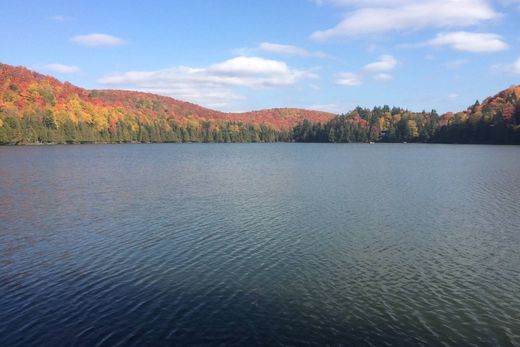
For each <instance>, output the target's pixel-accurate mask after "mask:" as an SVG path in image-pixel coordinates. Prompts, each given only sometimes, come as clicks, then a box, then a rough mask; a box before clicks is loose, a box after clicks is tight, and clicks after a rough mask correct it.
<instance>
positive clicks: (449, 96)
mask: <svg viewBox="0 0 520 347" xmlns="http://www.w3.org/2000/svg"><path fill="white" fill-rule="evenodd" d="M458 97H459V94H457V93H451V94H448V99H450V100H453V99H456V98H458Z"/></svg>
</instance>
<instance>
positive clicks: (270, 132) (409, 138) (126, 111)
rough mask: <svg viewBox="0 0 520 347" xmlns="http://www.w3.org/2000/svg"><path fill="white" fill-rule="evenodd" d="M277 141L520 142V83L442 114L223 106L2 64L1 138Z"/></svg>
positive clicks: (9, 141) (31, 140)
mask: <svg viewBox="0 0 520 347" xmlns="http://www.w3.org/2000/svg"><path fill="white" fill-rule="evenodd" d="M276 141H285V142H292V141H295V142H424V143H486V144H520V86H514V87H510V88H508V89H506V90H504V91H502V92H500V93H498V94H497V95H495V96H493V97H489V98H487V99H485V100H483V101H482V102H479V101H476V102H475V103H474V104H473V105H470V106H469V107H468V108H467V109H466V110H463V111H460V112H456V113H451V112H450V113H446V114H442V115H439V114H437V112H436V111H435V110H431V111H429V112H426V111H422V112H411V111H409V110H406V109H403V108H399V107H389V106H382V107H374V108H373V109H366V108H361V107H358V108H356V109H354V110H352V111H350V112H348V113H345V114H341V115H333V114H331V113H327V112H319V111H310V110H303V109H291V108H283V109H270V110H261V111H254V112H245V113H224V112H219V111H214V110H210V109H207V108H204V107H201V106H198V105H195V104H191V103H187V102H183V101H178V100H175V99H172V98H169V97H164V96H159V95H154V94H148V93H141V92H133V91H119V90H85V89H82V88H79V87H76V86H74V85H72V84H70V83H67V82H65V83H62V82H60V81H58V80H57V79H55V78H53V77H49V76H44V75H41V74H38V73H36V72H33V71H30V70H28V69H26V68H23V67H13V66H10V65H7V64H1V65H0V144H44V143H150V142H276Z"/></svg>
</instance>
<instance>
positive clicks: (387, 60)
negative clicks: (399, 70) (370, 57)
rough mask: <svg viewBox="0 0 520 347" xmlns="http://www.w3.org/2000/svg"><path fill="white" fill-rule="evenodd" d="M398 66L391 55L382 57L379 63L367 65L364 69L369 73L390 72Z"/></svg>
mask: <svg viewBox="0 0 520 347" xmlns="http://www.w3.org/2000/svg"><path fill="white" fill-rule="evenodd" d="M396 65H397V60H395V58H394V57H393V56H391V55H389V54H385V55H382V56H381V57H379V60H378V61H375V62H373V63H370V64H367V65H365V67H364V68H363V69H364V70H365V71H369V72H380V71H390V70H393V69H394V68H395V66H396Z"/></svg>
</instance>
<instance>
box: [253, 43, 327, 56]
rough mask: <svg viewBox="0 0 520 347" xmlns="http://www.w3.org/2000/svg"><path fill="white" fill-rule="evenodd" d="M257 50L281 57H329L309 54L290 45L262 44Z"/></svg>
mask: <svg viewBox="0 0 520 347" xmlns="http://www.w3.org/2000/svg"><path fill="white" fill-rule="evenodd" d="M258 49H260V50H261V51H264V52H269V53H275V54H282V55H294V56H299V57H316V58H328V57H329V56H328V55H327V54H326V53H323V52H320V51H317V52H311V51H308V50H306V49H304V48H301V47H297V46H292V45H282V44H278V43H271V42H262V43H261V44H260V45H258Z"/></svg>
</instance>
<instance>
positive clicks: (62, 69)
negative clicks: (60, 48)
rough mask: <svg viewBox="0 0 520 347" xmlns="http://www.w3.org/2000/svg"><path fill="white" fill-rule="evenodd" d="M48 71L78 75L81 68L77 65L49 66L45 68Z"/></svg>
mask: <svg viewBox="0 0 520 347" xmlns="http://www.w3.org/2000/svg"><path fill="white" fill-rule="evenodd" d="M44 68H45V69H46V70H49V71H52V72H57V73H62V74H72V73H78V72H79V71H80V68H79V67H77V66H75V65H64V64H47V65H45V66H44Z"/></svg>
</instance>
